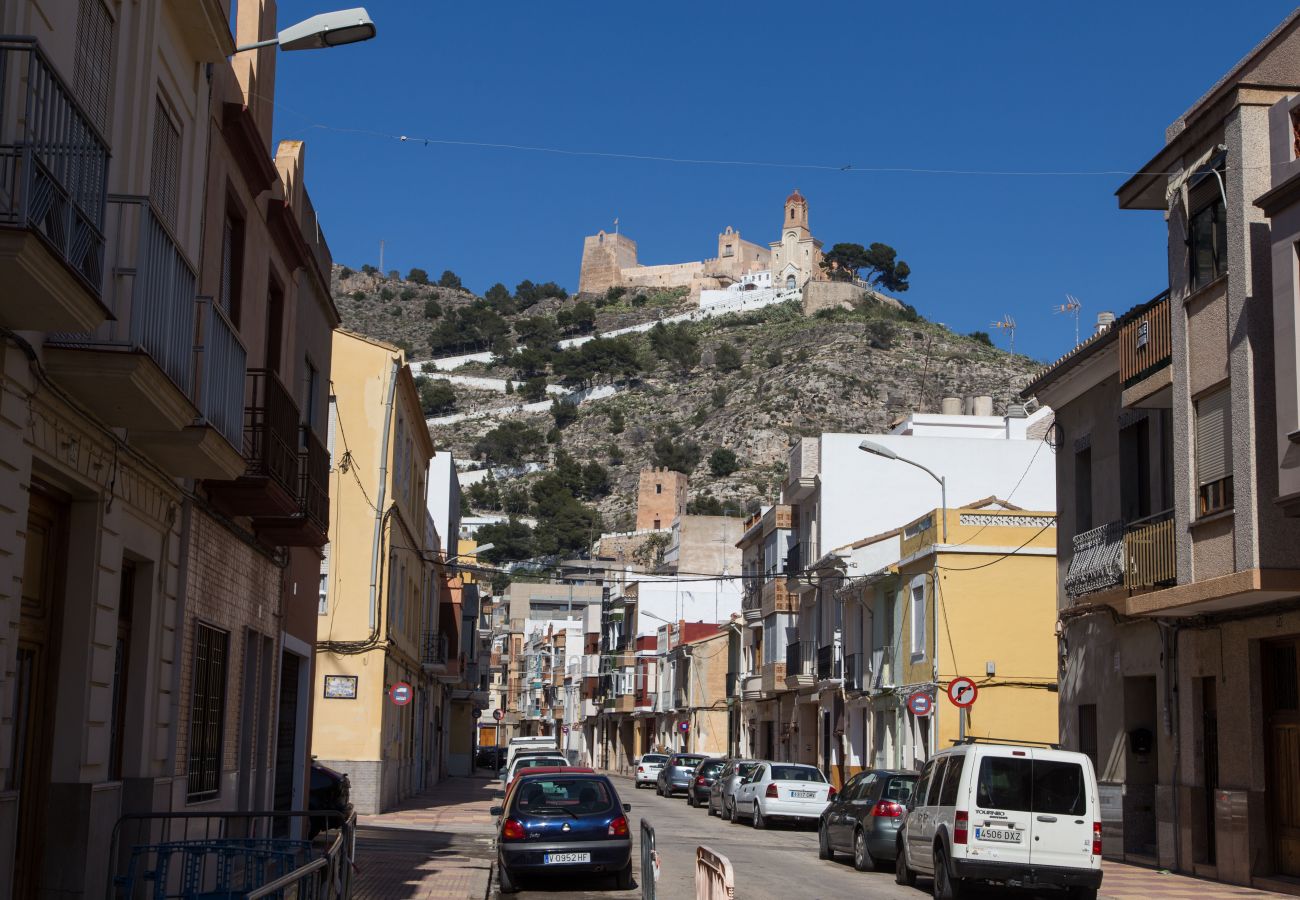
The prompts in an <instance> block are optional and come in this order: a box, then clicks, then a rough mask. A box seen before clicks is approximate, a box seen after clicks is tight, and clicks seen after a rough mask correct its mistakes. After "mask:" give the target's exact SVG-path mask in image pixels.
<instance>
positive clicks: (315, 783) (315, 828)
mask: <svg viewBox="0 0 1300 900" xmlns="http://www.w3.org/2000/svg"><path fill="white" fill-rule="evenodd" d="M351 794H352V785H351V783H350V782H349V781H348V776H347V775H346V774H344V773H343V772H336V771H334V770H333V769H331V768H329V767H328V766H322V765H321V764H320V763H318V762H313V763H312V764H311V787H310V788H309V789H308V791H307V809H308V810H310V811H311V812H336V813H338V814H339V816H341V817H342V818H336V817H334V816H312V817H311V824H310V825H309V826H308V828H307V837H308V839H311V838H314V837H315V836H316V835H318V834H320V832H322V831H324V830H325V829H326V828H337V827H338V826H339V825H341V824H342V823H343V820H344V819H347V817H348V816H350V815H352V800H351Z"/></svg>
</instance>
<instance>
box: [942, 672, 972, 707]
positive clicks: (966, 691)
mask: <svg viewBox="0 0 1300 900" xmlns="http://www.w3.org/2000/svg"><path fill="white" fill-rule="evenodd" d="M979 693H980V689H979V688H978V687H976V686H975V682H974V681H971V680H970V679H969V678H967V677H966V676H965V675H959V676H957V677H956V678H954V679H953V680H952V681H950V682H948V699H949V700H951V701H952V705H953V706H960V707H961V708H962V709H966V708H967V707H970V706H973V705H974V704H975V698H976V697H978V696H979Z"/></svg>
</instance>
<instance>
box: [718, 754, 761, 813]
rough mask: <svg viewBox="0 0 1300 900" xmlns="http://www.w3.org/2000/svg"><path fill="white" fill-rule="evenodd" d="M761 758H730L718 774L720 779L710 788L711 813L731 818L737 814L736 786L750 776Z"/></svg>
mask: <svg viewBox="0 0 1300 900" xmlns="http://www.w3.org/2000/svg"><path fill="white" fill-rule="evenodd" d="M760 762H762V760H759V759H729V760H727V765H726V766H725V767H724V768H723V770H722V771H721V772H720V773H719V774H718V780H717V781H715V782H713V787H711V788H710V789H709V815H711V816H712V815H715V814H716V815H719V816H721V817H722V818H724V819H730V818H731V817H732V816H734V815H735V814H736V786H737V785H738V784H740V780H741V779H742V778H745V777H746V776H748V775H749V774H750V773H751V772H753V771H754V769H755V768H756V767H757V766H758V764H759V763H760Z"/></svg>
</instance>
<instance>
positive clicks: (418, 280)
mask: <svg viewBox="0 0 1300 900" xmlns="http://www.w3.org/2000/svg"><path fill="white" fill-rule="evenodd" d="M406 280H407V281H409V282H411V283H413V284H426V285H427V284H428V283H429V273H428V272H426V271H424V269H412V270H411V271H410V272H407V273H406Z"/></svg>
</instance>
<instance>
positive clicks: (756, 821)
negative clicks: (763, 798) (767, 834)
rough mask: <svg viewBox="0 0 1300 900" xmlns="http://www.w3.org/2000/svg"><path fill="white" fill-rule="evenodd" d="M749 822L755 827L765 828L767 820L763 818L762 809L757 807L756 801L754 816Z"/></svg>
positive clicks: (755, 802)
mask: <svg viewBox="0 0 1300 900" xmlns="http://www.w3.org/2000/svg"><path fill="white" fill-rule="evenodd" d="M750 824H751V825H753V826H754V827H755V828H760V829H761V828H766V827H767V820H766V819H764V818H763V810H762V809H761V808H760V807H759V805H758V801H757V800H755V801H754V816H753V818H752V819H750Z"/></svg>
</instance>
